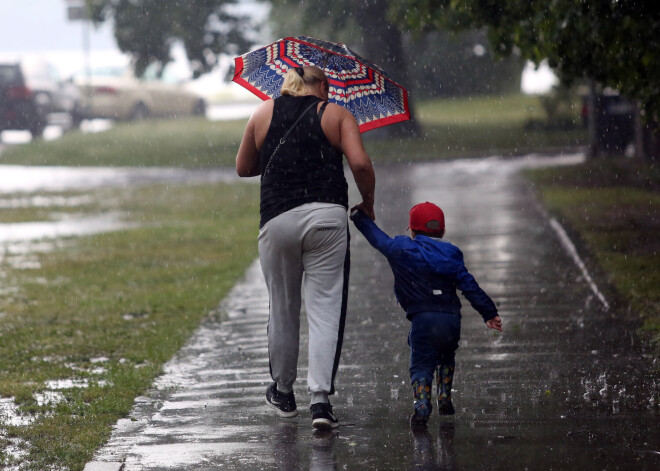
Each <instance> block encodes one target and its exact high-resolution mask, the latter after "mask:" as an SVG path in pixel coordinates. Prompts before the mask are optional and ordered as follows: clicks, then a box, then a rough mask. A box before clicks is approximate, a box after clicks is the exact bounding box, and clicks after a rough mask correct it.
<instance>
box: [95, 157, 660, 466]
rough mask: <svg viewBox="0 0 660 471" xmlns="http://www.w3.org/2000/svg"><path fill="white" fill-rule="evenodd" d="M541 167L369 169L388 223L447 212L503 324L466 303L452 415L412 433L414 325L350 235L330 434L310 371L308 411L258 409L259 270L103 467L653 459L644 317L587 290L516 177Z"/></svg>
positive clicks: (206, 328)
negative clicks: (313, 395) (434, 206)
mask: <svg viewBox="0 0 660 471" xmlns="http://www.w3.org/2000/svg"><path fill="white" fill-rule="evenodd" d="M571 159H573V160H575V159H579V156H577V157H569V158H568V159H566V160H565V161H571ZM539 162H542V159H522V160H512V161H506V160H500V159H486V160H476V161H457V162H445V163H429V164H420V165H414V166H397V167H388V168H380V169H378V170H377V174H378V175H377V176H378V190H377V194H376V197H377V200H378V202H379V203H378V208H377V219H378V221H379V223H380V224H381V226H382V227H383V228H384V229H385V230H386V231H388V232H389V233H390V234H392V235H394V234H400V233H403V232H404V228H405V227H406V225H407V224H406V222H407V214H408V210H409V208H410V207H411V206H412V205H413V204H414V203H417V202H420V201H424V200H429V201H434V202H437V203H438V204H440V205H441V206H442V207H443V209H445V212H446V218H447V238H448V239H449V240H451V241H452V242H454V243H455V244H456V245H458V246H459V247H461V249H462V250H463V253H464V255H465V258H466V263H467V265H468V268H469V269H470V270H471V272H472V273H473V274H474V275H475V277H476V278H477V280H478V281H479V282H480V284H481V285H482V286H483V287H484V288H485V289H486V291H488V292H489V294H491V296H492V297H493V298H494V299H495V300H496V302H497V303H498V306H499V309H500V313H501V315H502V317H503V319H504V327H505V331H504V333H503V334H499V335H498V334H494V333H493V332H492V331H487V329H486V328H485V327H484V325H483V322H482V321H481V320H480V317H479V316H478V314H476V313H475V312H474V311H473V310H472V309H471V308H470V307H469V306H464V309H463V326H462V339H461V347H460V349H459V351H458V356H457V370H456V380H455V384H454V388H455V390H454V397H455V405H456V407H457V414H456V416H455V417H454V418H452V419H449V420H447V419H445V420H440V418H439V417H438V416H434V417H433V418H432V420H431V422H430V424H429V427H428V429H427V430H426V431H411V430H410V427H409V425H408V417H409V414H410V413H411V406H412V398H411V392H410V387H409V385H408V374H407V368H408V346H407V344H406V337H407V329H408V322H407V321H406V319H405V317H404V315H403V313H402V311H401V310H400V308H399V307H398V306H397V305H396V302H395V299H394V296H393V294H392V292H391V286H392V283H393V280H392V276H391V273H390V270H389V268H388V266H387V263H386V262H385V260H384V259H383V258H382V257H381V256H379V255H377V254H376V253H375V252H374V251H373V249H371V248H370V247H369V246H368V244H367V243H366V242H365V241H364V239H363V238H361V236H359V234H357V233H356V232H353V237H352V241H351V245H352V273H351V287H350V297H349V317H348V319H347V324H346V333H345V339H344V351H343V355H342V362H341V365H340V369H339V373H338V377H337V387H338V389H337V394H336V396H334V397H333V399H332V400H333V404H334V406H335V411H336V413H337V415H338V416H339V418H340V421H341V424H342V425H341V427H340V428H339V429H338V431H336V432H334V433H331V434H327V435H320V436H319V435H315V434H314V433H312V429H311V420H310V417H309V413H308V412H307V406H306V404H305V403H306V398H307V396H306V387H305V384H304V380H302V381H299V383H298V384H297V386H296V389H295V392H296V395H297V399H298V406H299V410H300V416H299V417H297V418H294V419H281V418H278V417H275V416H273V415H271V414H270V413H269V409H268V408H267V407H266V406H265V404H264V393H265V388H266V385H267V384H268V382H269V374H268V360H267V342H266V322H267V316H268V299H267V294H266V290H265V286H264V283H263V279H262V277H261V274H260V268H259V264H258V262H256V263H255V264H254V265H253V266H252V267H251V268H250V269H249V270H248V272H247V274H246V278H245V280H243V281H242V282H241V283H239V284H238V285H237V286H236V287H235V288H234V290H233V291H232V293H231V294H230V296H229V297H228V298H227V299H226V300H225V301H224V302H223V303H222V305H221V306H220V308H219V311H221V312H222V313H225V314H226V317H223V316H222V315H220V314H218V315H214V316H211V317H209V318H208V319H207V320H206V322H205V323H204V325H202V326H201V327H200V329H199V330H198V331H197V332H196V334H195V335H194V336H193V337H192V338H191V339H190V341H189V342H188V344H187V345H186V346H185V347H184V348H183V349H182V350H181V352H180V353H179V354H178V355H177V357H176V358H174V359H173V360H172V361H170V362H169V363H168V365H167V366H166V368H165V374H164V375H162V376H161V377H160V378H158V380H157V382H156V383H155V385H154V388H153V389H152V390H151V391H149V393H148V394H147V395H145V396H144V397H141V398H138V400H137V401H136V404H135V408H134V410H133V412H132V413H131V417H130V418H127V419H125V420H122V421H120V422H119V423H118V424H117V426H116V428H115V431H114V433H113V436H112V438H111V440H110V442H109V443H108V445H107V447H105V448H103V449H102V450H100V451H99V453H98V454H97V459H98V460H99V461H105V462H117V463H119V462H124V468H123V469H124V470H126V471H131V470H133V471H135V470H156V469H179V470H184V469H191V468H195V469H198V470H211V469H220V468H221V469H266V470H287V471H289V470H298V469H315V470H339V469H378V470H401V469H428V470H475V469H476V470H480V469H484V470H486V469H488V470H493V469H502V470H505V469H506V470H509V469H521V470H522V469H530V470H534V469H543V470H546V469H562V470H563V469H585V470H587V469H588V470H591V469H594V470H595V469H599V470H600V469H608V470H616V469H618V470H633V469H634V470H640V469H642V470H652V469H660V456H659V455H660V453H659V451H660V430H659V428H658V426H657V425H658V415H657V404H656V403H655V400H656V397H657V393H658V391H657V388H658V384H657V383H658V381H657V378H653V377H649V376H648V374H647V373H646V372H647V371H650V363H651V361H652V359H651V358H649V357H648V356H645V355H644V354H643V352H641V351H640V350H639V344H638V341H637V339H636V337H635V335H634V329H635V327H636V323H635V320H634V319H631V318H629V316H627V315H626V313H624V312H618V311H616V310H611V311H607V312H605V311H604V310H603V308H602V305H601V304H600V303H598V302H597V301H595V300H594V296H593V292H592V291H591V289H590V287H589V286H588V284H587V283H585V280H584V278H583V275H582V273H581V271H580V270H579V268H578V267H576V265H575V263H574V262H573V260H572V259H571V257H570V256H569V255H568V254H567V253H566V252H565V251H564V249H563V248H562V246H561V243H560V241H559V240H558V238H557V237H556V235H555V234H554V232H553V231H552V229H551V228H550V225H549V222H548V220H547V219H546V218H545V217H544V215H543V213H541V212H540V211H539V210H538V208H537V207H536V203H535V200H534V197H533V194H532V192H531V190H530V188H529V187H528V186H527V185H526V183H525V182H524V180H523V179H522V178H521V177H520V176H519V173H518V171H519V170H520V168H522V167H524V166H528V165H537V164H539ZM356 199H357V196H356V195H355V194H353V195H352V198H351V200H352V201H355V200H356ZM302 324H303V327H302V337H303V339H306V338H307V335H306V332H305V329H306V324H305V322H304V320H303V323H302ZM303 345H304V341H303ZM306 352H307V349H306V348H304V347H303V348H302V349H301V360H300V368H299V374H298V377H299V378H305V376H306V371H305V369H306V368H305V366H306V354H307V353H306Z"/></svg>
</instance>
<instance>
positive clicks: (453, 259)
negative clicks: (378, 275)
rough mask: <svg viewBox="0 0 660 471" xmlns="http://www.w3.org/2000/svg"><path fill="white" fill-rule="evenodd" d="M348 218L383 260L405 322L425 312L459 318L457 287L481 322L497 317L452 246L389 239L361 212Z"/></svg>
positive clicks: (431, 241) (440, 242)
mask: <svg viewBox="0 0 660 471" xmlns="http://www.w3.org/2000/svg"><path fill="white" fill-rule="evenodd" d="M351 219H352V220H353V222H354V223H355V227H357V228H358V230H359V231H360V232H361V233H362V234H363V235H364V237H365V238H366V239H367V241H368V242H369V243H370V244H371V245H372V246H373V247H374V248H375V249H377V250H378V251H379V252H381V253H382V254H383V255H385V257H386V258H387V261H388V262H389V264H390V267H391V268H392V272H393V273H394V294H395V295H396V299H397V301H398V302H399V304H400V305H401V307H402V308H403V309H404V310H405V311H406V317H407V318H408V319H412V317H413V316H414V315H415V314H417V313H418V312H428V311H432V312H445V313H451V314H455V315H457V316H460V315H461V302H460V300H459V299H458V295H457V294H456V289H457V288H458V289H459V290H460V291H461V293H462V294H463V296H465V298H466V299H467V300H468V301H469V302H470V304H471V305H472V307H474V309H476V310H477V312H479V314H481V317H483V319H484V322H486V321H487V320H489V319H492V318H493V317H495V316H497V315H498V313H497V307H496V306H495V303H493V301H492V300H491V299H490V297H489V296H488V295H487V294H486V293H485V292H484V290H482V289H481V288H480V287H479V285H478V284H477V282H476V280H475V279H474V277H473V276H472V275H471V274H470V273H469V272H468V271H467V268H465V263H464V262H463V254H462V253H461V251H460V250H459V249H458V247H456V246H455V245H452V244H450V243H449V242H446V241H443V240H440V239H433V238H431V237H426V236H423V235H417V236H416V237H415V238H414V239H411V238H410V237H408V236H396V237H394V238H391V237H390V236H388V235H387V234H386V233H385V232H383V231H382V230H381V229H380V228H379V227H378V226H377V225H376V223H374V222H373V221H372V220H371V219H369V217H367V216H366V215H365V214H364V213H363V212H361V211H355V212H354V213H353V214H352V215H351Z"/></svg>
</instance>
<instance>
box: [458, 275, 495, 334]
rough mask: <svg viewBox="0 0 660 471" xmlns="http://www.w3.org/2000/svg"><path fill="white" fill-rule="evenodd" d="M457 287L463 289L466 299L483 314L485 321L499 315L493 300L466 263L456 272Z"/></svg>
mask: <svg viewBox="0 0 660 471" xmlns="http://www.w3.org/2000/svg"><path fill="white" fill-rule="evenodd" d="M456 287H457V288H458V289H460V290H461V293H462V294H463V296H465V299H467V300H468V301H469V302H470V304H471V305H472V307H473V308H474V309H475V310H476V311H477V312H478V313H479V314H481V317H482V318H483V320H484V322H485V321H487V320H489V319H492V318H493V317H495V316H497V315H498V314H497V307H496V306H495V303H494V302H493V300H492V299H491V298H490V296H488V295H487V294H486V292H485V291H484V290H483V289H481V287H480V286H479V284H478V283H477V280H475V279H474V276H472V274H471V273H470V272H469V271H468V270H467V268H465V265H463V266H462V267H461V269H460V270H459V271H458V273H457V274H456Z"/></svg>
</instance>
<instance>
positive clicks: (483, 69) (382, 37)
mask: <svg viewBox="0 0 660 471" xmlns="http://www.w3.org/2000/svg"><path fill="white" fill-rule="evenodd" d="M388 4H389V2H386V1H382V0H378V1H370V2H354V1H349V0H340V1H336V2H330V3H328V2H324V1H321V0H316V1H305V2H299V1H298V0H284V1H281V2H277V5H276V6H274V8H273V9H272V10H271V13H270V21H271V24H272V28H273V31H274V32H275V35H276V36H277V37H284V36H297V35H300V34H307V35H309V36H313V37H320V38H327V39H331V40H335V41H339V42H343V43H346V44H347V45H348V46H349V47H351V48H352V49H354V50H355V51H356V52H358V53H359V54H362V55H364V56H365V57H366V58H368V59H369V60H371V61H373V62H375V63H376V64H379V65H381V66H383V68H385V69H386V70H387V71H388V72H389V73H390V75H392V77H393V78H394V79H395V80H397V81H399V82H401V83H402V84H404V85H406V86H407V88H408V90H409V91H410V92H411V96H414V97H415V98H417V99H420V98H429V97H440V96H444V97H447V96H464V95H469V94H495V93H507V94H508V93H515V92H517V91H518V90H519V89H520V74H521V72H522V67H523V63H522V62H521V61H520V59H519V58H518V57H512V58H507V59H501V58H498V57H495V55H494V54H493V53H492V51H490V48H489V45H488V40H487V38H486V37H485V31H478V30H475V29H471V30H469V31H465V32H460V33H450V32H449V31H448V30H447V28H444V29H443V30H442V31H437V32H436V31H431V32H420V34H408V33H406V32H404V31H400V29H401V24H400V23H399V22H397V21H394V20H393V19H391V18H388V17H387V11H388V10H387V8H388ZM319 11H320V12H322V14H321V15H319V14H318V12H319ZM397 42H399V43H400V44H397ZM481 47H483V50H480V48H481ZM397 51H401V52H397ZM475 51H477V52H475ZM397 54H399V55H400V56H401V57H397Z"/></svg>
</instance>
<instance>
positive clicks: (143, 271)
mask: <svg viewBox="0 0 660 471" xmlns="http://www.w3.org/2000/svg"><path fill="white" fill-rule="evenodd" d="M99 196H100V197H99V199H98V200H96V202H95V203H94V204H92V205H91V206H90V207H87V208H76V209H75V210H72V209H71V208H53V210H54V211H76V212H80V211H81V210H82V209H86V210H90V211H106V210H114V211H121V212H122V213H123V214H124V215H125V216H126V218H127V219H128V220H129V221H132V222H137V223H138V224H139V226H138V227H136V228H133V229H126V230H122V231H117V232H112V233H106V234H101V235H95V236H90V237H83V238H78V239H75V241H69V242H71V243H65V244H64V245H63V246H62V248H60V249H58V250H55V251H51V252H45V253H41V254H39V255H38V261H39V266H38V268H30V269H20V270H19V269H15V268H12V267H11V266H10V265H9V264H8V263H7V262H6V261H5V262H4V263H2V265H0V273H2V275H3V279H4V281H5V284H6V286H10V287H12V288H13V289H12V291H10V293H9V294H8V295H6V296H3V298H2V299H0V313H2V323H1V324H0V335H1V336H2V338H3V339H6V340H9V341H3V342H2V343H1V344H0V396H2V397H13V398H14V400H15V402H16V403H17V404H18V405H19V407H20V411H21V413H22V414H23V415H27V416H31V417H33V418H34V422H33V423H31V424H30V425H28V426H11V427H8V428H7V430H6V431H5V438H4V440H5V445H6V444H7V443H8V440H9V439H18V440H19V441H20V442H24V443H29V447H28V451H27V453H28V454H27V455H26V456H24V457H23V458H22V462H23V463H22V468H21V469H31V470H32V469H34V470H43V469H70V470H81V469H83V467H84V465H85V463H86V462H87V461H88V460H89V459H90V458H91V457H92V454H93V453H94V451H95V450H96V449H97V448H98V447H99V446H100V445H101V444H102V443H103V442H104V440H106V439H107V438H108V436H109V433H110V429H111V426H112V425H113V424H114V423H115V422H116V421H117V420H118V419H119V418H121V417H124V416H126V414H127V413H128V412H129V411H130V409H131V407H132V405H133V400H134V398H135V397H136V396H138V395H140V394H142V393H143V392H144V391H145V390H146V389H147V388H148V387H149V386H150V385H151V384H152V381H153V379H154V378H155V376H156V375H157V374H159V372H160V371H161V368H162V365H163V364H164V363H165V362H166V361H167V360H169V359H170V358H171V357H172V356H173V355H174V354H175V353H176V352H177V351H178V350H179V349H180V347H181V346H182V345H183V343H184V342H185V341H186V339H187V338H188V337H189V336H190V335H191V333H192V332H193V331H194V329H195V328H196V327H197V326H198V325H199V323H200V321H201V319H202V318H203V317H204V316H206V315H208V314H209V311H211V310H213V309H214V308H215V307H216V306H217V304H218V302H219V301H220V300H221V299H223V298H224V297H225V295H226V294H227V293H228V291H229V289H230V288H231V287H232V286H233V284H234V283H235V281H236V279H237V278H238V277H240V276H241V275H242V274H243V273H244V271H245V269H246V267H247V265H248V264H249V263H250V262H251V261H252V260H254V258H255V257H256V253H257V249H256V231H257V227H258V220H257V219H258V188H257V186H256V185H252V184H236V185H222V184H217V185H207V186H201V185H198V186H164V185H163V186H150V187H143V188H138V189H134V190H121V191H120V190H104V191H103V192H102V193H101V194H100V195H99ZM72 242H75V243H72ZM99 367H100V368H99ZM62 380H66V381H67V382H69V385H71V384H76V385H81V384H84V385H87V387H64V388H63V389H59V388H55V389H53V386H52V384H53V383H52V382H53V381H62ZM65 384H66V383H65ZM53 394H54V395H55V397H56V400H54V401H49V400H48V398H51V399H52V398H53ZM1 437H2V435H1V434H0V441H2V440H3V439H2V438H1ZM4 449H5V447H4V446H0V450H4ZM11 459H12V458H11V457H10V456H9V455H7V454H4V453H3V452H1V451H0V464H5V465H8V464H9V463H10V462H11Z"/></svg>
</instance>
